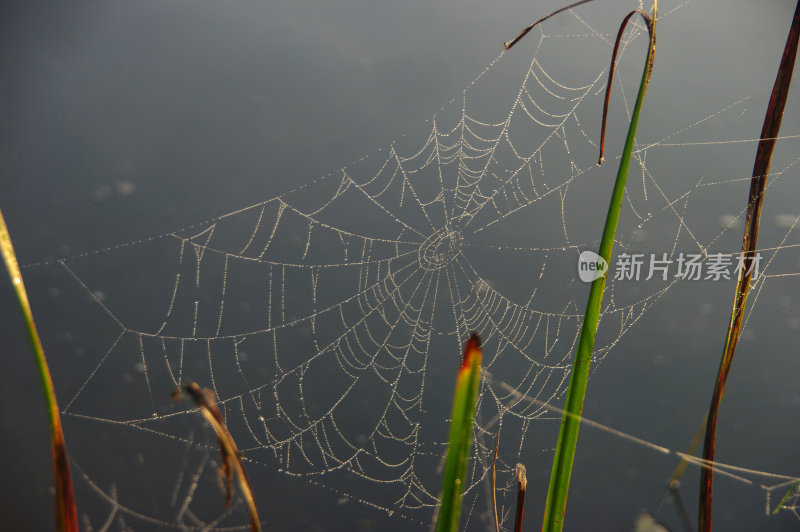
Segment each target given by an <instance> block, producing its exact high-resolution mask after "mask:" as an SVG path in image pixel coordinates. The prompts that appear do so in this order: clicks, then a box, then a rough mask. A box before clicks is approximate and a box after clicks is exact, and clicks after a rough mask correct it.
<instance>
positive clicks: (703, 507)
mask: <svg viewBox="0 0 800 532" xmlns="http://www.w3.org/2000/svg"><path fill="white" fill-rule="evenodd" d="M798 37H800V0H798V2H797V6H796V8H795V12H794V17H793V19H792V25H791V29H790V30H789V35H788V37H787V38H786V46H785V47H784V50H783V56H782V57H781V63H780V67H778V75H777V76H776V78H775V85H774V86H773V88H772V95H771V96H770V99H769V105H768V106H767V112H766V116H765V117H764V125H763V127H762V129H761V140H760V141H759V143H758V150H757V151H756V160H755V163H754V165H753V174H752V175H753V177H752V179H751V180H750V193H749V196H748V201H747V219H746V221H745V229H744V237H743V240H742V259H743V261H744V264H743V267H742V268H740V269H739V275H738V277H737V280H736V291H735V294H734V302H733V309H732V311H731V319H730V324H729V326H728V333H727V336H726V338H725V348H724V350H723V353H722V360H721V361H720V365H719V371H718V372H717V380H716V382H715V384H714V393H713V394H712V396H711V406H710V407H709V413H708V422H707V423H706V437H705V442H704V445H703V459H704V460H706V463H709V464H710V463H713V460H714V451H715V446H716V431H717V418H718V416H719V405H720V401H721V400H722V394H723V392H724V390H725V382H726V381H727V379H728V374H729V373H730V368H731V363H732V362H733V355H734V352H735V351H736V344H737V342H738V340H739V334H740V332H741V327H742V318H743V316H744V308H745V304H746V303H747V295H748V293H749V292H750V279H751V277H752V273H753V265H754V264H755V260H756V250H757V243H758V228H759V224H760V221H761V207H762V204H763V201H764V192H765V191H766V187H767V177H768V176H769V166H770V162H771V161H772V153H773V151H774V150H775V143H776V142H777V140H778V133H779V132H780V128H781V120H782V119H783V111H784V108H785V107H786V99H787V97H788V95H789V85H790V83H791V81H792V71H793V70H794V63H795V58H796V57H797V45H798ZM713 484H714V470H713V468H703V470H702V472H701V476H700V515H699V527H698V528H699V530H701V531H706V532H710V531H711V514H712V506H711V501H712V495H713Z"/></svg>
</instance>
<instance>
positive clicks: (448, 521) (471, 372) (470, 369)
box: [436, 333, 483, 532]
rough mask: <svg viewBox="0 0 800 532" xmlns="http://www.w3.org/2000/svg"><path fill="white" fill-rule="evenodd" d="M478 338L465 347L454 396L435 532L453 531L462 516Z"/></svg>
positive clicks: (477, 382) (478, 357)
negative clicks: (440, 501)
mask: <svg viewBox="0 0 800 532" xmlns="http://www.w3.org/2000/svg"><path fill="white" fill-rule="evenodd" d="M482 357H483V353H482V351H481V339H480V337H479V336H478V335H477V333H472V335H470V337H469V340H467V342H466V344H464V356H463V358H462V360H461V368H460V369H459V370H458V377H457V378H456V389H455V392H454V393H453V413H452V416H451V420H450V440H449V443H448V444H447V459H446V460H445V464H444V477H443V479H442V503H441V506H440V507H439V516H438V520H437V526H436V530H437V531H438V532H455V531H457V530H458V521H459V518H460V517H461V499H462V498H463V496H464V485H465V480H466V476H467V462H468V459H469V452H470V445H471V444H472V423H473V420H474V418H475V404H476V402H477V400H478V388H479V386H480V381H481V359H482Z"/></svg>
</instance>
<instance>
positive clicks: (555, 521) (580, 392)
mask: <svg viewBox="0 0 800 532" xmlns="http://www.w3.org/2000/svg"><path fill="white" fill-rule="evenodd" d="M657 7H658V6H657V2H654V3H653V17H652V19H651V18H650V17H649V16H648V15H647V14H646V13H643V12H641V11H632V12H631V13H629V14H628V15H627V16H626V17H625V19H623V22H622V25H621V26H620V30H619V34H618V36H617V39H618V40H619V39H620V38H621V36H622V32H623V31H624V29H625V26H626V24H627V22H628V21H629V20H630V18H631V17H632V16H633V15H634V14H636V13H639V14H641V15H642V16H643V17H644V19H645V21H646V22H647V26H648V29H649V31H650V45H649V48H648V53H647V60H646V62H645V66H644V70H643V72H642V80H641V83H640V86H639V93H638V96H637V98H636V105H635V106H634V108H633V114H632V116H631V122H630V127H629V128H628V136H627V138H626V140H625V147H624V148H623V151H622V157H621V159H620V163H619V169H618V171H617V178H616V181H615V183H614V190H613V192H612V194H611V202H610V204H609V207H608V214H607V216H606V222H605V226H604V228H603V236H602V239H601V241H600V250H599V253H598V254H599V255H600V256H601V257H602V258H603V259H604V260H605V261H606V262H610V260H611V251H612V249H613V247H614V236H615V234H616V230H617V222H618V221H619V213H620V209H621V206H622V198H623V196H624V194H625V181H626V178H627V176H628V167H629V166H630V160H631V153H632V152H633V145H634V139H635V137H636V128H637V126H638V123H639V114H640V112H641V108H642V103H643V102H644V96H645V93H646V92H647V85H648V81H649V79H650V72H651V71H652V67H653V57H654V55H655V21H656V16H657ZM616 48H617V47H615V50H616ZM614 59H615V58H612V60H611V65H612V72H613V65H614ZM610 89H611V83H610V82H609V86H608V90H610ZM601 159H602V155H601ZM605 284H606V278H605V276H603V277H600V278H599V279H596V280H595V281H594V282H593V283H592V287H591V290H590V292H589V301H588V302H587V304H586V313H585V314H584V320H583V326H582V327H581V333H580V338H579V340H578V348H577V352H576V354H575V362H574V363H573V367H572V375H571V376H570V383H569V388H568V390H567V398H566V405H565V407H564V410H565V412H564V415H563V417H562V418H561V429H560V431H559V434H558V444H557V445H556V452H555V456H554V458H553V470H552V473H551V476H550V486H549V488H548V492H547V505H546V507H545V514H544V520H543V523H542V530H547V531H559V530H561V529H562V527H563V524H564V513H565V511H566V505H567V494H568V492H569V483H570V478H571V476H572V464H573V462H574V459H575V449H576V447H577V444H578V430H579V428H580V416H581V414H582V412H583V401H584V398H585V396H586V386H587V383H588V380H589V366H590V364H591V360H592V349H593V348H594V338H595V333H596V332H597V324H598V321H599V318H600V307H601V304H602V301H603V291H604V289H605Z"/></svg>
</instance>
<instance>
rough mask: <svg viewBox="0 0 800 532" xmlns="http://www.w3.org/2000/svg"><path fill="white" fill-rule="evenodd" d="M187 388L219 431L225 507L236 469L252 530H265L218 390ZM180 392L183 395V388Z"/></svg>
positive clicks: (229, 501) (254, 531)
mask: <svg viewBox="0 0 800 532" xmlns="http://www.w3.org/2000/svg"><path fill="white" fill-rule="evenodd" d="M184 390H185V391H186V393H188V394H189V396H191V398H192V399H193V400H194V402H195V404H197V406H198V407H199V408H200V413H201V414H203V417H204V418H205V419H206V421H208V423H209V424H210V425H211V426H212V427H213V428H214V432H216V433H217V440H218V442H219V453H220V457H221V459H222V464H221V465H220V476H222V477H224V478H225V507H226V508H227V507H228V506H230V504H231V500H232V499H233V471H234V469H235V470H236V472H237V478H238V480H239V489H240V490H241V491H242V495H243V496H244V499H245V501H246V502H247V509H248V510H249V512H250V530H251V531H253V532H261V521H260V519H259V518H258V509H257V508H256V501H255V498H254V496H253V488H252V487H251V486H250V480H249V479H248V478H247V473H246V472H245V470H244V466H243V465H242V458H241V455H240V454H239V450H238V449H237V447H236V442H235V441H233V436H231V433H230V432H229V431H228V428H227V427H226V426H225V421H224V420H223V419H222V412H220V411H219V407H218V406H217V401H216V399H215V397H214V392H213V391H211V390H210V389H208V388H200V386H199V385H198V384H197V383H196V382H190V383H189V384H187V385H186V386H184ZM177 393H178V394H179V391H178V392H177Z"/></svg>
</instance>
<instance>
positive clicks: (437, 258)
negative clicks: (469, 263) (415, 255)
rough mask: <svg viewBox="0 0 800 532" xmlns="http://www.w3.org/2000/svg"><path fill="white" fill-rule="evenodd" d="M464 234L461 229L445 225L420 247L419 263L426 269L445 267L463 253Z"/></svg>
mask: <svg viewBox="0 0 800 532" xmlns="http://www.w3.org/2000/svg"><path fill="white" fill-rule="evenodd" d="M463 243H464V236H463V235H462V234H461V231H457V230H455V229H452V228H450V227H443V228H441V229H439V230H438V231H436V232H435V233H433V234H432V235H430V236H429V237H428V238H426V239H425V242H423V243H422V245H421V246H420V247H419V264H420V267H422V268H424V269H426V270H438V269H439V268H444V267H445V266H447V265H448V264H450V261H452V260H453V259H454V258H456V256H457V255H458V254H459V253H461V247H462V245H463Z"/></svg>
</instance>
